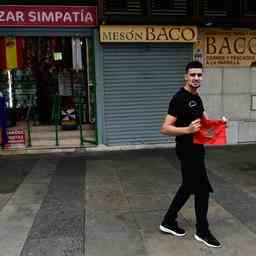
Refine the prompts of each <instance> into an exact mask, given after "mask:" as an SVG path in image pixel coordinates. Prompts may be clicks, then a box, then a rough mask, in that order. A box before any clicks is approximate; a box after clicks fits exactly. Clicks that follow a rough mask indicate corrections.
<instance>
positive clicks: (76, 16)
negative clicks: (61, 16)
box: [72, 12, 80, 22]
mask: <svg viewBox="0 0 256 256" xmlns="http://www.w3.org/2000/svg"><path fill="white" fill-rule="evenodd" d="M72 14H73V16H75V22H77V21H78V15H79V14H80V12H72Z"/></svg>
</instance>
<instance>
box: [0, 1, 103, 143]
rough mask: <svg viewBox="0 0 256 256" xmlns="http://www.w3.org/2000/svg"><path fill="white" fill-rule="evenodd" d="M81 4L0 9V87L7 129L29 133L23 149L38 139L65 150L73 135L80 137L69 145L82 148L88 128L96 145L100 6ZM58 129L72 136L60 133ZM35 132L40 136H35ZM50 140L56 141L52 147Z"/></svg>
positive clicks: (16, 6)
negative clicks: (96, 51)
mask: <svg viewBox="0 0 256 256" xmlns="http://www.w3.org/2000/svg"><path fill="white" fill-rule="evenodd" d="M51 4H52V3H51ZM82 4H83V5H81V3H80V5H72V6H71V5H70V3H69V5H66V6H64V5H61V6H60V5H36V6H34V5H1V6H0V55H1V61H0V89H1V93H2V94H3V96H4V97H5V101H6V109H7V120H6V126H7V127H8V129H9V130H15V129H23V130H24V131H25V136H26V142H25V146H28V145H29V146H30V145H32V146H34V145H39V146H40V142H39V144H36V138H37V137H39V140H38V141H41V142H43V141H45V142H43V143H41V145H44V146H52V147H54V146H56V145H57V146H58V145H63V146H65V145H64V144H62V140H61V138H59V137H62V136H67V137H70V136H71V137H72V136H75V137H76V138H78V139H74V140H73V142H74V143H73V144H72V142H70V143H69V144H68V146H79V145H81V144H83V143H84V142H85V138H84V136H85V133H87V131H86V129H87V128H89V130H90V133H91V134H94V135H93V136H91V138H90V139H91V140H92V141H93V142H94V143H96V142H97V138H96V133H95V130H96V111H95V109H96V108H95V106H96V102H95V99H96V95H95V92H96V90H95V86H96V82H95V63H94V44H95V40H94V38H95V33H96V31H95V29H96V28H97V22H98V21H97V7H96V4H93V3H90V4H92V5H91V6H90V5H88V6H87V5H86V3H84V2H83V3H82ZM28 123H29V127H28ZM54 127H55V128H56V129H57V130H69V131H70V133H69V135H68V134H67V135H64V134H60V132H59V134H56V129H55V128H54ZM44 128H46V129H44ZM80 128H81V129H80ZM36 130H38V131H39V134H35V133H33V132H34V131H36ZM72 130H73V131H76V132H73V134H71V133H72ZM15 131H16V130H15ZM92 131H94V133H92ZM57 132H58V131H57ZM40 133H41V138H40ZM31 134H32V135H31ZM33 134H34V138H33ZM56 136H58V137H56ZM50 137H51V138H54V139H53V140H52V141H51V142H50V143H48V142H49V140H50Z"/></svg>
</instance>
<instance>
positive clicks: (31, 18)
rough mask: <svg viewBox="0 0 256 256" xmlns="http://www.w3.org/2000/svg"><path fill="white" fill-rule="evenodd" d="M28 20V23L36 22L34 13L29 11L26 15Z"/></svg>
mask: <svg viewBox="0 0 256 256" xmlns="http://www.w3.org/2000/svg"><path fill="white" fill-rule="evenodd" d="M28 18H29V21H30V22H36V12H34V11H30V12H29V13H28Z"/></svg>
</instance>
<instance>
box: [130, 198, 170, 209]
mask: <svg viewBox="0 0 256 256" xmlns="http://www.w3.org/2000/svg"><path fill="white" fill-rule="evenodd" d="M127 200H128V202H129V205H130V208H131V210H132V211H138V210H141V211H153V210H166V209H167V208H168V207H169V203H170V198H169V196H168V195H167V194H155V195H153V194H150V195H145V194H136V195H130V196H129V195H128V196H127Z"/></svg>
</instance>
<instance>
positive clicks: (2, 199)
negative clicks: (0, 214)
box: [0, 193, 12, 211]
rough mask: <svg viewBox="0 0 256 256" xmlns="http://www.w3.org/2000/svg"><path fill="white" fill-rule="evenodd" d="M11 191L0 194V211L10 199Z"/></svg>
mask: <svg viewBox="0 0 256 256" xmlns="http://www.w3.org/2000/svg"><path fill="white" fill-rule="evenodd" d="M11 196H12V193H6V194H0V211H1V210H2V208H3V207H4V206H5V205H6V204H7V202H8V201H9V200H10V198H11Z"/></svg>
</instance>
